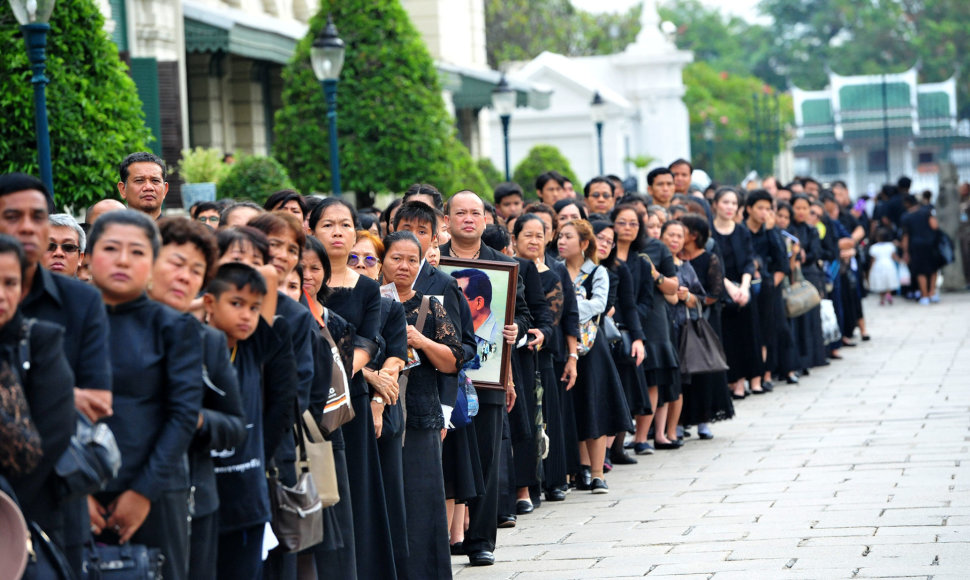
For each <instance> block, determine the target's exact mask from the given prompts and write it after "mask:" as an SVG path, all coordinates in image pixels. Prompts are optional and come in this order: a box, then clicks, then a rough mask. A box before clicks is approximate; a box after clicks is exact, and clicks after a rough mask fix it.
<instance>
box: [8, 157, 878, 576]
mask: <svg viewBox="0 0 970 580" xmlns="http://www.w3.org/2000/svg"><path fill="white" fill-rule="evenodd" d="M685 164H686V165H687V168H688V170H687V171H686V172H685V168H684V165H685ZM119 173H120V175H119V183H118V190H119V193H120V195H121V197H122V199H124V200H125V201H126V203H127V208H125V206H124V205H122V204H120V203H118V202H116V201H112V200H105V201H103V202H100V203H98V204H96V205H95V206H94V207H93V208H92V211H89V212H88V215H87V219H88V222H89V223H88V224H83V225H82V224H78V223H77V222H75V221H74V220H73V218H71V217H70V216H67V215H63V214H58V215H49V207H48V202H47V192H46V190H45V188H44V185H43V184H42V183H41V182H40V181H39V180H37V179H35V178H33V177H30V176H26V175H22V174H8V175H3V176H0V280H3V282H4V283H3V286H2V288H3V291H2V292H0V353H2V356H0V387H2V389H0V390H2V391H3V393H4V398H3V399H2V400H0V405H3V407H4V410H5V411H7V410H8V407H9V405H14V408H16V409H17V412H16V413H12V414H11V413H5V414H4V415H3V419H2V421H0V423H2V425H0V451H2V453H0V476H2V477H0V480H5V482H7V483H9V485H7V484H6V483H4V481H0V483H4V488H5V490H6V491H8V492H9V493H10V495H11V496H13V497H15V498H16V499H17V500H18V502H19V505H20V508H21V510H22V511H23V513H24V515H25V517H26V519H27V520H28V521H30V522H34V523H35V524H36V525H37V526H38V528H39V529H43V530H44V532H46V535H47V537H49V538H50V539H51V543H52V545H53V546H54V547H55V548H56V549H57V550H59V551H60V552H61V553H62V554H63V556H64V560H65V561H66V562H67V566H68V567H69V569H70V570H73V571H74V572H79V571H80V570H82V569H83V568H84V566H86V565H89V564H90V558H91V555H90V554H91V550H92V546H97V545H118V544H122V545H123V544H137V545H139V546H145V547H147V548H151V549H154V550H157V553H160V554H162V555H164V560H163V564H162V567H163V570H162V573H163V575H164V577H166V578H176V579H178V578H234V579H236V578H288V579H294V578H296V577H297V576H299V577H300V578H306V577H324V576H326V577H339V578H368V579H370V578H447V577H450V576H451V563H452V561H451V556H452V555H454V554H463V555H466V556H467V557H468V559H469V562H470V563H471V564H472V565H490V564H492V563H494V561H495V555H494V551H495V547H496V538H497V534H498V532H497V530H498V529H499V528H505V527H514V525H515V523H516V520H517V518H518V517H523V516H527V514H530V513H532V512H533V511H534V510H536V509H538V508H540V505H541V503H542V502H543V501H549V502H558V501H565V500H567V497H568V494H569V493H578V492H580V491H585V492H589V493H594V494H604V493H609V486H608V484H607V475H606V474H607V473H608V472H609V471H611V470H612V469H614V467H615V466H618V465H625V464H633V463H637V462H638V459H637V456H640V457H641V458H642V457H643V456H646V455H650V454H653V453H654V452H655V450H656V451H664V452H666V451H671V452H675V451H676V450H678V449H680V448H682V446H683V445H684V441H685V438H686V437H688V436H690V435H691V432H690V429H692V428H696V438H697V439H700V440H707V439H711V438H713V437H714V433H713V431H712V427H711V425H712V424H713V423H715V422H717V421H721V420H726V419H730V418H731V417H733V416H734V414H735V408H734V404H735V401H737V400H740V399H743V398H745V397H746V396H748V395H749V394H762V393H766V392H769V391H771V390H772V389H773V383H774V382H775V381H787V382H788V383H797V382H798V381H799V380H800V377H804V376H805V375H806V374H808V373H809V372H810V369H811V368H813V367H816V366H819V365H824V364H829V361H830V360H832V359H838V358H841V356H842V355H841V354H840V353H841V350H840V349H841V348H842V347H845V346H851V345H853V344H854V343H853V342H852V340H853V339H852V337H853V335H854V332H855V330H856V329H857V328H859V329H861V333H862V339H863V340H868V336H867V335H866V331H865V326H864V316H863V314H862V306H861V305H862V302H861V297H862V291H863V280H864V271H863V268H861V267H859V264H860V263H861V260H860V259H857V258H858V256H859V255H858V253H857V252H859V250H860V248H862V247H864V240H865V237H866V236H867V235H868V234H867V233H865V232H863V235H862V236H859V237H857V231H856V228H855V227H849V226H852V225H853V224H854V222H850V221H849V220H850V219H854V220H857V219H858V217H855V216H853V215H852V214H851V213H850V211H849V210H848V209H846V208H844V207H842V204H841V203H840V204H838V205H839V209H838V211H835V210H833V209H832V208H830V207H829V201H830V200H829V195H828V194H827V193H826V192H822V194H821V195H820V196H819V198H818V199H813V198H811V197H809V196H802V195H796V196H794V197H793V198H792V200H791V203H790V204H788V203H785V202H782V201H780V200H778V199H776V196H773V195H772V194H770V193H768V192H767V191H764V190H755V191H750V192H747V191H743V190H740V189H734V188H730V187H725V188H720V189H718V190H717V191H716V192H714V195H713V198H712V199H713V201H712V203H708V202H707V201H706V200H705V199H704V196H703V195H702V194H700V193H699V192H698V194H693V193H689V192H688V190H687V186H686V185H684V173H686V174H687V175H688V178H687V183H688V184H689V163H688V162H686V161H683V160H678V161H677V162H675V163H674V164H673V165H672V166H671V168H660V169H657V170H654V171H653V172H651V173H650V175H649V177H648V183H649V194H650V195H649V196H644V195H638V194H626V193H625V192H624V191H623V188H622V187H621V185H620V184H619V183H618V182H617V181H616V180H613V179H610V178H608V177H597V178H594V179H592V180H591V181H590V182H589V183H587V184H586V186H585V188H584V190H583V194H584V195H583V197H582V198H578V197H568V195H567V194H566V189H565V188H564V186H565V180H564V179H563V178H562V177H561V176H560V175H559V174H557V173H555V172H549V173H546V174H543V175H541V176H539V177H538V178H537V180H536V195H537V197H538V198H539V199H540V201H537V202H533V203H528V204H527V203H526V200H525V195H524V193H523V192H522V190H521V189H520V188H519V187H518V186H517V185H515V184H503V185H501V186H499V188H498V189H497V190H496V196H495V199H496V203H495V205H494V206H493V205H492V204H490V203H488V202H486V201H484V200H483V199H482V198H481V197H480V196H479V195H478V194H476V193H475V192H471V191H460V192H456V193H454V194H453V195H451V197H450V199H448V201H447V203H445V202H444V200H443V197H442V195H441V193H440V192H439V191H438V190H437V189H436V188H434V187H433V186H432V185H427V184H415V185H414V186H412V187H411V188H409V189H408V191H407V192H405V194H404V195H403V197H402V198H401V199H400V200H397V201H395V202H394V203H393V204H391V206H389V207H388V208H386V209H385V210H384V211H382V212H379V213H378V212H367V213H360V214H359V213H358V211H357V210H356V209H355V208H354V207H352V206H351V205H350V204H348V203H346V202H345V201H343V200H341V199H338V198H317V197H313V196H306V197H305V196H302V195H300V194H299V193H297V192H294V191H289V190H287V191H280V192H275V193H273V194H272V195H271V196H270V197H269V199H268V201H267V202H266V203H265V205H264V206H259V205H257V204H254V203H252V202H247V201H224V202H217V203H203V204H199V205H197V206H196V207H194V208H193V210H192V217H191V218H185V217H161V213H162V203H163V201H164V198H165V195H166V193H167V187H168V186H167V184H166V168H165V163H164V162H163V161H162V160H161V159H159V158H158V157H155V156H154V155H151V154H148V153H135V154H132V155H130V156H129V157H128V158H127V159H125V160H124V161H123V162H122V163H121V165H120V172H119ZM833 199H834V196H833ZM816 210H820V211H818V212H816ZM843 212H844V213H843ZM843 222H844V223H845V225H843V227H839V226H838V225H836V224H842V223H843ZM820 224H821V226H820ZM858 225H859V227H860V228H861V229H863V230H865V229H866V228H864V227H862V224H858ZM826 226H827V227H826ZM441 257H449V258H457V259H459V260H464V261H465V262H464V263H467V264H469V267H471V266H472V265H474V264H476V263H489V262H501V263H505V264H513V265H515V266H516V267H517V272H518V275H517V279H516V280H514V281H512V282H511V284H512V285H513V286H514V288H513V289H512V291H511V293H512V294H514V296H515V299H514V305H512V307H511V308H510V309H509V312H511V313H512V314H511V315H510V316H509V319H508V320H505V319H504V318H503V313H502V312H498V311H495V312H492V311H491V309H490V304H491V302H492V299H493V297H492V293H491V290H490V289H486V288H484V286H485V285H483V284H482V283H480V281H478V280H477V279H476V275H475V274H474V273H472V272H471V271H470V270H464V271H463V270H459V271H456V272H453V273H452V274H447V273H445V270H443V269H441V268H439V267H438V265H439V260H440V259H441ZM55 272H56V273H55ZM802 279H805V280H808V282H809V283H810V284H811V285H812V286H813V287H814V288H815V289H816V291H817V292H818V295H819V298H822V297H826V298H828V299H830V300H831V301H832V303H833V304H834V311H835V314H834V317H835V318H834V320H835V324H836V325H837V328H836V329H835V330H834V331H833V330H832V328H830V326H831V320H827V318H828V317H827V316H826V314H824V313H823V306H825V304H824V303H819V304H817V305H814V306H813V307H811V308H810V309H809V310H807V311H806V312H804V313H800V314H799V315H798V316H796V317H792V318H789V317H788V316H787V315H786V307H787V305H786V292H787V290H786V288H787V287H788V286H789V285H790V284H792V283H797V282H799V281H801V280H802ZM700 320H703V321H704V326H705V327H706V328H709V329H710V333H709V334H708V335H707V337H708V338H709V339H712V340H713V342H712V343H708V345H709V346H711V347H712V350H715V351H719V350H720V348H721V347H723V353H722V357H721V362H722V365H721V366H717V365H716V364H715V365H714V366H711V365H710V364H708V363H709V362H710V361H707V360H706V359H707V357H701V358H704V359H705V361H701V360H699V359H698V360H694V357H695V356H697V354H698V353H697V350H696V349H694V350H692V349H691V348H689V347H685V346H684V345H685V344H687V343H689V342H690V341H689V340H688V337H686V336H685V335H687V334H690V333H692V332H694V329H695V327H696V326H697V325H698V322H699V321H700ZM823 322H825V324H823ZM31 328H32V329H33V330H32V331H31ZM24 336H26V337H27V338H26V343H25V339H24ZM496 337H497V338H496ZM496 341H497V342H500V343H504V348H505V349H507V350H509V351H510V353H511V354H510V364H509V369H510V370H509V373H508V375H507V376H506V377H503V380H501V381H500V382H501V387H500V388H477V389H476V388H475V385H474V381H472V380H471V379H470V378H469V372H470V371H471V370H473V369H476V368H478V366H480V365H481V364H482V362H483V361H484V360H485V359H486V358H487V357H489V356H491V355H492V354H493V353H494V351H495V350H496V344H495V342H496ZM25 344H26V346H25ZM25 352H26V353H27V356H29V357H30V359H32V363H33V364H30V365H24V364H23V360H22V359H23V357H24V353H25ZM701 354H703V353H701ZM714 358H718V357H714ZM705 365H707V366H705ZM20 369H26V370H24V371H21V370H20ZM686 369H697V372H691V373H690V374H688V373H687V372H686ZM8 371H10V372H8ZM405 386H406V389H405ZM17 393H20V394H21V399H23V400H24V401H23V405H21V406H20V407H16V396H15V395H16V394H17ZM405 394H406V396H405ZM335 395H336V396H335ZM341 395H343V397H345V401H344V403H343V404H341ZM341 407H342V408H344V409H345V410H346V411H348V413H346V414H345V416H344V417H345V418H344V420H342V421H341V423H340V424H338V425H332V424H331V425H330V427H329V428H326V429H325V432H326V438H327V440H328V441H329V442H330V444H331V449H332V453H331V456H330V457H331V458H330V461H329V462H328V465H332V467H330V468H329V469H330V473H329V474H328V477H332V478H333V480H334V486H335V490H334V491H335V492H339V501H336V503H334V504H333V505H329V506H327V507H326V508H325V509H322V510H321V511H322V516H321V517H320V518H319V519H318V520H313V521H314V522H316V523H315V524H314V525H315V526H317V527H318V528H321V529H317V530H314V531H313V533H312V534H311V535H313V536H314V537H315V538H316V539H315V540H313V541H312V542H311V545H306V546H304V545H300V546H299V548H294V547H293V546H294V545H293V544H292V543H290V542H288V538H285V537H282V535H281V534H274V531H275V532H280V531H282V529H283V528H282V527H281V526H279V525H277V524H279V522H277V521H274V518H275V517H276V516H277V515H278V511H279V510H278V503H279V502H280V501H281V500H280V499H279V498H278V497H277V494H278V493H279V490H280V489H281V488H280V487H279V486H282V489H288V490H293V489H300V488H301V484H300V482H302V481H304V476H305V473H304V471H305V470H304V469H302V467H301V466H302V465H303V462H304V459H305V456H306V451H305V448H304V447H303V444H302V441H303V439H302V437H301V436H300V435H299V433H300V432H301V431H302V428H298V429H297V430H296V431H297V436H295V437H294V436H293V433H294V424H296V425H302V426H303V427H306V426H307V425H306V423H305V422H302V423H301V421H302V418H303V417H309V418H310V422H311V423H312V424H313V427H314V430H315V428H316V427H320V428H321V429H323V428H324V426H325V425H326V423H327V422H326V421H325V418H326V417H327V416H328V413H330V412H331V411H333V410H334V409H337V408H341ZM351 409H352V414H351V413H349V410H351ZM75 413H80V414H81V415H83V416H84V417H86V418H87V419H88V420H90V421H91V422H95V423H101V424H104V425H107V427H109V428H110V430H111V432H112V433H113V435H114V438H115V440H116V441H117V447H118V449H119V451H120V456H121V467H120V470H118V471H117V473H115V474H113V476H112V477H110V478H108V480H107V481H106V483H105V485H104V486H102V487H101V488H100V489H98V490H96V491H95V492H94V493H88V494H69V493H67V492H66V491H65V489H66V488H65V486H64V485H63V482H62V481H61V479H60V475H59V473H58V471H59V470H58V469H55V464H58V459H59V458H60V457H61V456H62V455H63V454H64V453H65V451H66V450H67V449H68V446H69V444H70V441H71V438H72V436H73V435H75V434H76V432H75V423H76V422H75V420H74V419H73V417H74V416H75ZM8 416H9V417H17V418H18V420H16V421H14V420H12V419H8ZM333 416H334V415H330V417H333ZM351 416H352V418H351ZM319 483H322V482H319ZM304 491H305V490H304ZM309 511H313V510H308V512H309ZM302 515H303V514H302V512H301V517H302ZM270 523H272V524H274V525H273V526H268V524H270ZM291 531H292V530H291ZM302 533H307V530H302ZM296 535H297V536H299V535H300V533H296ZM297 544H299V542H297Z"/></svg>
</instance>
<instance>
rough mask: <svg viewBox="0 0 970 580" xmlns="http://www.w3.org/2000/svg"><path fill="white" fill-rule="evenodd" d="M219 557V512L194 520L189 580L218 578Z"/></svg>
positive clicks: (197, 517)
mask: <svg viewBox="0 0 970 580" xmlns="http://www.w3.org/2000/svg"><path fill="white" fill-rule="evenodd" d="M218 557H219V511H218V510H216V511H214V512H212V513H211V514H209V515H206V516H196V517H194V518H192V537H191V546H190V548H189V578H191V579H192V580H211V579H212V578H215V577H216V559H217V558H218Z"/></svg>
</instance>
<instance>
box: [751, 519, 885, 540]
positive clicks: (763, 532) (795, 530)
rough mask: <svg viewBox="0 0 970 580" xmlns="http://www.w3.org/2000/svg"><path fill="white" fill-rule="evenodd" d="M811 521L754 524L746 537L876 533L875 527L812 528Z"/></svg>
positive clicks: (828, 536)
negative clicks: (800, 524) (791, 523)
mask: <svg viewBox="0 0 970 580" xmlns="http://www.w3.org/2000/svg"><path fill="white" fill-rule="evenodd" d="M810 525H811V524H810V523H807V524H806V525H804V526H791V525H783V524H777V523H775V524H762V523H761V522H759V523H758V525H756V526H752V527H751V529H750V532H749V533H748V536H747V538H746V539H748V540H770V539H774V538H797V539H805V538H854V537H864V536H872V535H875V533H876V528H875V527H857V528H823V529H818V528H815V529H813V528H811V527H810Z"/></svg>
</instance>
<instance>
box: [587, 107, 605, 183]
mask: <svg viewBox="0 0 970 580" xmlns="http://www.w3.org/2000/svg"><path fill="white" fill-rule="evenodd" d="M589 111H590V116H592V117H593V123H595V124H596V151H597V154H598V157H599V168H600V171H599V174H600V175H603V174H604V173H605V172H604V171H603V122H604V121H606V101H604V100H603V96H602V95H600V92H599V91H596V94H594V95H593V102H592V103H590V104H589Z"/></svg>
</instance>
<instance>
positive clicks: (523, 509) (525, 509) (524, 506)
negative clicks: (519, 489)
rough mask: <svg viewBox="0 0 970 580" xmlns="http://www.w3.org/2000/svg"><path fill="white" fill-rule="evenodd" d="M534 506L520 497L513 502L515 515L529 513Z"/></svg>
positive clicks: (533, 509)
mask: <svg viewBox="0 0 970 580" xmlns="http://www.w3.org/2000/svg"><path fill="white" fill-rule="evenodd" d="M535 509H536V508H535V507H533V506H532V502H531V501H529V500H527V499H520V500H519V501H517V502H515V513H516V515H520V516H521V515H524V514H531V513H532V512H534V511H535Z"/></svg>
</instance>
